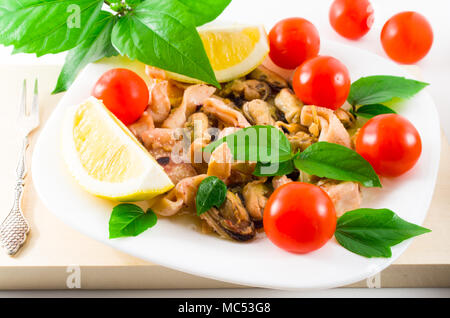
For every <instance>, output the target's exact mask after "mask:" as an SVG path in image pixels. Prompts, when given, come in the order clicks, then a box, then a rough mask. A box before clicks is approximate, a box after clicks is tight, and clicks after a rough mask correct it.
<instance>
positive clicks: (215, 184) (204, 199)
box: [195, 176, 227, 215]
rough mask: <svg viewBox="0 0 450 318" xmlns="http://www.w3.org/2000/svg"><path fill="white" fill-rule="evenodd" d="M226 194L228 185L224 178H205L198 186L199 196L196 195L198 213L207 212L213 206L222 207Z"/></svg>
mask: <svg viewBox="0 0 450 318" xmlns="http://www.w3.org/2000/svg"><path fill="white" fill-rule="evenodd" d="M226 195H227V186H226V185H225V183H223V181H222V180H220V179H219V178H217V177H215V176H209V177H206V178H205V179H203V180H202V182H200V185H199V186H198V191H197V196H196V197H195V205H196V208H197V215H200V214H202V213H205V212H206V211H208V210H209V209H211V208H212V207H213V206H215V207H217V208H218V207H220V206H221V205H222V204H223V202H224V201H225V197H226Z"/></svg>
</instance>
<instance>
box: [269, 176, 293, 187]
mask: <svg viewBox="0 0 450 318" xmlns="http://www.w3.org/2000/svg"><path fill="white" fill-rule="evenodd" d="M289 182H292V180H291V179H290V178H288V177H286V176H275V177H273V179H272V186H273V188H274V189H276V188H279V187H281V186H282V185H283V184H286V183H289Z"/></svg>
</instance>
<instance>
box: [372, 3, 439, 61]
mask: <svg viewBox="0 0 450 318" xmlns="http://www.w3.org/2000/svg"><path fill="white" fill-rule="evenodd" d="M380 38H381V44H382V45H383V49H384V51H385V52H386V54H387V55H389V57H390V58H391V59H393V60H394V61H396V62H398V63H403V64H412V63H416V62H417V61H419V60H421V59H422V58H423V57H424V56H425V55H427V53H428V51H429V50H430V48H431V45H432V44H433V30H432V29H431V25H430V23H428V21H427V19H426V18H425V17H424V16H423V15H421V14H419V13H417V12H412V11H407V12H401V13H398V14H396V15H394V16H393V17H392V18H390V19H389V20H388V21H387V22H386V23H385V24H384V26H383V30H382V31H381V37H380Z"/></svg>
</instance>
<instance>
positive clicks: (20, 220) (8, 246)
mask: <svg viewBox="0 0 450 318" xmlns="http://www.w3.org/2000/svg"><path fill="white" fill-rule="evenodd" d="M27 148H28V137H27V136H25V137H24V138H23V141H22V149H21V151H20V156H19V162H18V164H17V168H16V173H17V179H16V186H15V191H14V204H13V207H12V209H11V211H10V212H9V214H8V215H7V216H6V218H5V219H4V220H3V222H2V224H1V225H0V245H1V246H2V247H3V248H4V249H5V250H6V252H7V253H8V254H9V255H14V254H16V253H17V251H18V250H19V248H20V247H21V246H22V245H23V243H25V240H26V237H27V233H28V231H29V230H30V226H29V225H28V222H27V221H26V219H25V217H24V216H23V213H22V208H21V207H20V203H21V201H22V194H23V188H24V185H25V177H26V175H27V166H26V154H27Z"/></svg>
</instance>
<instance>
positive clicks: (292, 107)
mask: <svg viewBox="0 0 450 318" xmlns="http://www.w3.org/2000/svg"><path fill="white" fill-rule="evenodd" d="M274 102H275V106H276V107H277V108H278V109H279V110H280V111H281V112H282V113H283V114H284V117H285V118H286V120H287V122H288V123H297V124H298V123H300V114H301V112H302V106H303V104H302V102H301V101H300V100H299V99H298V98H297V96H295V94H294V92H292V91H291V90H290V89H289V88H283V89H282V90H281V91H280V92H279V93H278V94H277V96H275V100H274Z"/></svg>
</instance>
